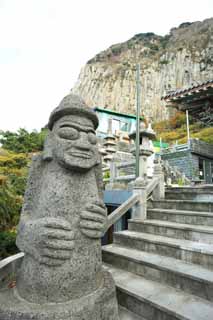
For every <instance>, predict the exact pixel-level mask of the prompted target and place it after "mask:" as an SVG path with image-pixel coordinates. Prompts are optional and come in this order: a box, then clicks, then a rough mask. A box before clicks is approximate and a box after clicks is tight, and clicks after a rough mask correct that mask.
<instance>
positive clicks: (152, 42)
mask: <svg viewBox="0 0 213 320" xmlns="http://www.w3.org/2000/svg"><path fill="white" fill-rule="evenodd" d="M136 63H140V66H141V86H142V89H141V90H142V94H141V102H142V113H143V114H144V115H145V117H146V118H147V119H148V120H151V121H156V120H162V119H165V118H168V117H169V114H170V112H169V110H168V108H166V107H165V104H164V102H162V101H161V100H160V98H161V96H163V95H165V94H166V93H167V92H168V91H171V90H175V89H179V88H183V87H189V86H190V85H192V84H196V83H197V82H203V81H206V80H209V79H212V78H213V18H211V19H207V20H204V21H203V22H194V23H183V24H181V25H180V26H179V27H178V28H174V29H172V30H171V31H170V34H169V35H166V36H164V37H162V36H158V35H155V34H153V33H145V34H143V33H141V34H137V35H135V36H134V37H133V38H131V39H130V40H128V41H127V42H123V43H120V44H116V45H113V46H111V47H110V48H109V49H107V50H105V51H103V52H101V53H99V54H97V55H96V56H95V57H94V58H93V59H91V60H90V61H88V62H87V64H86V65H85V66H84V67H83V68H82V70H81V72H80V75H79V79H78V81H77V83H76V85H75V86H74V88H73V89H72V90H71V91H72V92H73V93H77V94H80V95H81V96H82V97H83V98H84V99H85V101H86V102H87V103H88V104H89V105H90V106H92V107H94V106H99V107H102V108H109V109H113V110H116V111H118V112H124V113H135V104H136V103H135V101H136V81H135V79H136Z"/></svg>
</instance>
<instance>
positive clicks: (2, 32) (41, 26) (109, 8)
mask: <svg viewBox="0 0 213 320" xmlns="http://www.w3.org/2000/svg"><path fill="white" fill-rule="evenodd" d="M212 16H213V0H202V1H201V0H198V1H195V0H161V1H160V0H146V1H144V0H0V129H1V130H17V129H18V128H20V127H22V128H23V127H24V128H26V129H28V130H32V129H37V130H39V129H40V128H41V127H42V126H44V125H45V124H46V122H47V119H48V116H49V113H50V112H51V110H52V109H53V108H55V107H56V106H57V104H58V103H59V102H60V100H61V99H62V98H63V96H64V95H65V94H67V93H68V92H69V90H70V89H71V88H72V86H73V85H74V83H75V81H76V80H77V78H78V74H79V72H80V69H81V67H83V65H84V64H85V63H86V62H87V61H88V60H89V59H90V58H92V57H93V56H94V55H95V54H97V53H98V52H99V51H101V50H104V49H106V48H108V47H109V46H110V45H112V44H115V43H118V42H122V41H126V40H128V39H129V38H131V37H132V36H133V35H134V34H136V33H141V32H155V33H157V34H160V35H165V34H167V33H169V30H170V29H171V28H172V27H177V26H178V25H179V24H180V23H182V22H186V21H190V22H192V21H198V20H204V19H206V18H210V17H212Z"/></svg>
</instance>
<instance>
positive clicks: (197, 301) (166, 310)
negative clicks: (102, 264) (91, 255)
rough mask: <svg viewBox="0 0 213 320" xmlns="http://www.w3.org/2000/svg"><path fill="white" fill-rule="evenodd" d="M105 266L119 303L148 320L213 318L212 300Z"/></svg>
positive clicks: (198, 319)
mask: <svg viewBox="0 0 213 320" xmlns="http://www.w3.org/2000/svg"><path fill="white" fill-rule="evenodd" d="M106 267H107V269H108V270H109V271H110V272H111V273H112V275H113V277H114V279H115V283H116V286H117V297H118V302H119V304H120V305H122V306H124V307H125V308H127V309H128V310H130V311H132V312H134V313H136V314H137V315H139V316H141V317H145V318H146V319H147V320H211V319H212V318H213V303H211V302H209V301H206V300H204V299H201V298H198V297H195V296H193V295H190V294H187V293H185V292H183V291H180V290H176V289H174V288H172V287H169V286H166V285H163V284H161V283H158V282H155V281H152V280H147V279H144V278H142V277H140V276H138V275H135V274H133V273H131V272H127V271H124V270H121V269H118V268H114V267H112V266H106Z"/></svg>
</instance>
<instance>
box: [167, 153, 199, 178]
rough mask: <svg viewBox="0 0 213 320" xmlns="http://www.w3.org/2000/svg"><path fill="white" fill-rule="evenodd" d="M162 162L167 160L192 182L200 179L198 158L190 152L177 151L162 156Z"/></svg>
mask: <svg viewBox="0 0 213 320" xmlns="http://www.w3.org/2000/svg"><path fill="white" fill-rule="evenodd" d="M161 157H162V160H167V161H168V162H169V165H170V166H171V167H177V168H178V169H179V171H181V172H182V173H184V174H185V175H186V177H187V178H189V179H190V180H198V179H199V168H198V157H197V156H196V155H193V154H191V152H190V150H183V151H175V152H170V153H166V154H162V155H161Z"/></svg>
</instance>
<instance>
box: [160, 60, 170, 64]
mask: <svg viewBox="0 0 213 320" xmlns="http://www.w3.org/2000/svg"><path fill="white" fill-rule="evenodd" d="M160 64H169V61H168V60H161V61H160Z"/></svg>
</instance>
